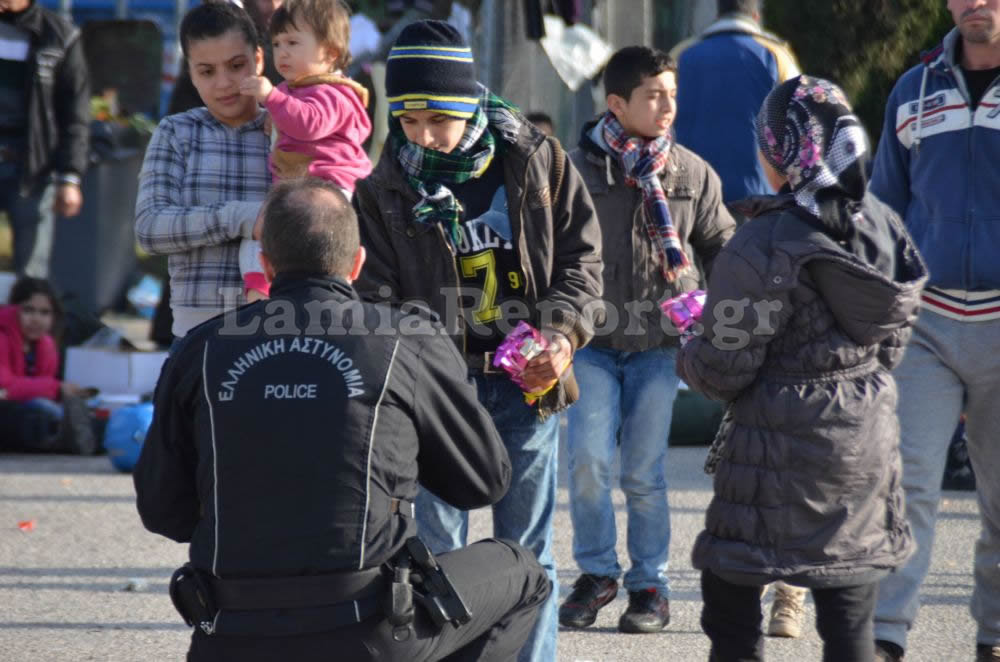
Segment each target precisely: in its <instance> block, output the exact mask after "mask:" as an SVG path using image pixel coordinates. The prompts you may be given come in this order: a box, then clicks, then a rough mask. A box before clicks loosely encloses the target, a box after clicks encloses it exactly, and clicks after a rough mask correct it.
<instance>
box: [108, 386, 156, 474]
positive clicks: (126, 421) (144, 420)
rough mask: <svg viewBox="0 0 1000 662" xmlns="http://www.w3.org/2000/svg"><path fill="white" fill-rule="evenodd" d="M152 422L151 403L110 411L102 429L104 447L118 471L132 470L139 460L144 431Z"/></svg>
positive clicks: (144, 435)
mask: <svg viewBox="0 0 1000 662" xmlns="http://www.w3.org/2000/svg"><path fill="white" fill-rule="evenodd" d="M152 422H153V403H152V402H144V403H142V404H138V405H131V406H129V407H122V408H121V409H116V410H115V411H113V412H111V417H110V418H109V419H108V427H107V428H105V430H104V448H105V450H107V451H108V457H109V458H110V459H111V464H112V465H113V466H114V468H115V469H118V471H132V469H134V468H135V464H136V462H138V461H139V453H140V452H141V451H142V444H143V442H144V441H146V431H147V430H149V425H150V423H152Z"/></svg>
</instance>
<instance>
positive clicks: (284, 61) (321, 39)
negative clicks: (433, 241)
mask: <svg viewBox="0 0 1000 662" xmlns="http://www.w3.org/2000/svg"><path fill="white" fill-rule="evenodd" d="M269 32H270V36H271V40H272V46H273V49H274V63H275V65H276V67H277V69H278V72H279V73H280V74H281V76H282V77H283V78H284V79H285V81H284V82H283V83H281V84H280V85H278V86H277V87H274V86H273V85H272V84H271V82H270V81H269V80H268V79H267V78H264V77H262V76H250V77H248V78H246V79H244V80H243V82H242V83H241V85H240V92H241V93H242V94H245V95H249V96H253V97H255V98H256V99H257V101H258V102H259V103H261V104H263V105H264V106H265V107H266V108H267V110H268V112H269V113H270V114H271V120H272V122H273V125H274V130H275V133H276V134H277V140H276V142H275V144H274V146H273V149H272V151H271V156H270V166H271V174H272V175H273V176H274V178H275V179H290V178H293V177H302V176H306V175H311V176H314V177H322V178H323V179H326V180H329V181H331V182H333V183H334V184H336V185H337V186H338V187H339V188H340V189H341V190H342V191H343V192H344V195H346V196H347V197H348V198H350V197H351V196H352V195H353V193H354V182H355V181H357V180H358V179H363V178H365V177H367V176H368V175H369V173H371V170H372V165H371V161H369V160H368V155H367V154H366V153H365V151H364V149H363V148H362V143H364V141H365V140H366V139H367V138H368V135H369V134H370V133H371V130H372V127H371V121H370V120H369V119H368V114H367V113H366V112H365V107H366V106H367V105H368V90H366V89H365V88H364V87H363V86H361V85H360V84H358V83H356V82H354V81H353V80H351V79H350V78H347V77H346V76H344V75H343V74H342V73H341V70H342V69H343V68H344V67H346V66H347V64H348V63H349V62H350V60H351V55H350V53H349V52H348V43H349V41H350V10H349V9H348V8H347V6H346V5H344V3H343V2H342V1H341V0H285V2H284V3H283V4H282V5H281V7H279V8H278V9H277V10H276V11H275V12H274V15H273V16H272V17H271V23H270V26H269ZM258 252H259V244H258V243H257V242H256V241H251V240H244V241H243V244H242V245H241V246H240V271H241V272H242V273H243V279H244V281H243V282H244V288H245V290H246V291H247V298H248V299H249V300H251V301H253V300H255V299H259V298H261V297H262V296H266V295H267V291H268V284H267V281H266V280H265V279H264V274H263V273H262V272H261V269H260V264H259V262H258V258H257V255H258Z"/></svg>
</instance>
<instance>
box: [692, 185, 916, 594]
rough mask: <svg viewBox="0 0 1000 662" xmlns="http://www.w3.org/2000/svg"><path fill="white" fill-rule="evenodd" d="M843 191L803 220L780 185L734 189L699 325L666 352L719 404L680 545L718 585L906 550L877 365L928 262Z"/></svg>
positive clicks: (862, 579) (901, 556) (892, 348)
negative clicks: (689, 528) (687, 534)
mask: <svg viewBox="0 0 1000 662" xmlns="http://www.w3.org/2000/svg"><path fill="white" fill-rule="evenodd" d="M852 204H853V206H849V205H848V204H847V203H846V202H843V201H829V202H826V203H824V204H823V205H822V213H821V218H817V217H816V216H813V215H811V214H809V213H808V212H806V211H805V210H804V209H802V208H800V207H798V206H796V205H795V204H794V200H793V198H791V197H786V196H768V197H765V198H760V199H757V200H755V201H749V202H748V203H747V204H746V205H745V207H744V209H743V211H745V212H746V213H747V214H748V216H750V217H751V218H752V220H750V221H749V222H747V223H746V224H744V225H743V226H742V227H741V228H740V229H739V230H738V231H737V232H736V234H735V235H734V236H733V238H732V239H731V240H730V241H729V243H728V244H727V245H726V246H725V248H723V250H722V252H721V253H720V254H719V256H718V257H717V258H716V260H715V264H714V267H713V271H712V275H711V279H710V280H709V289H708V300H707V302H706V307H705V314H704V317H703V318H702V323H703V331H704V333H703V334H702V335H701V336H700V337H697V338H695V339H694V340H692V341H691V342H689V343H688V344H687V345H686V346H685V347H684V348H683V349H682V350H681V352H680V354H679V356H678V367H677V370H678V373H679V374H680V376H681V377H682V378H683V379H684V380H685V381H686V382H687V383H688V384H689V385H690V386H691V387H692V388H694V389H695V390H697V391H700V392H702V393H704V394H706V395H708V396H710V397H712V398H715V399H719V400H723V401H726V402H727V403H728V408H727V413H726V417H725V420H724V422H723V425H722V428H721V429H720V431H719V436H720V438H719V441H720V442H721V446H720V448H721V451H720V454H719V458H718V464H717V466H716V470H715V477H714V487H715V495H714V498H713V499H712V503H711V505H710V506H709V508H708V511H707V513H706V516H705V530H704V531H703V532H702V533H701V534H700V535H699V536H698V539H697V541H696V542H695V546H694V551H693V554H692V557H693V563H694V566H695V567H696V568H699V569H706V568H707V569H711V570H712V572H714V573H715V574H717V575H719V576H721V577H723V578H724V579H726V580H728V581H731V582H733V583H740V584H762V583H766V582H769V581H772V580H774V579H785V580H786V581H790V582H791V583H794V584H798V585H802V586H808V587H836V586H852V585H860V584H866V583H869V582H872V581H876V580H878V579H879V578H881V577H882V576H884V575H885V574H886V573H888V572H889V571H890V570H891V569H893V568H896V567H899V566H900V565H901V564H902V563H903V562H905V561H906V559H907V558H908V557H909V556H910V554H912V552H913V549H914V543H913V541H912V537H911V534H910V530H909V527H908V525H907V523H906V520H905V517H904V510H903V493H902V488H901V473H902V469H901V463H900V456H899V425H898V421H897V418H896V399H897V394H896V384H895V381H894V380H893V378H892V375H890V373H889V371H890V370H891V368H892V367H893V366H895V365H896V363H898V361H899V359H900V358H901V357H902V352H903V348H904V346H905V344H906V341H907V340H908V339H909V335H910V332H911V329H910V327H911V325H912V323H913V321H914V320H915V319H916V315H917V310H918V305H919V297H920V291H921V289H922V287H923V284H924V281H925V280H926V278H927V272H926V268H925V266H924V263H923V260H922V259H921V257H920V255H919V253H918V251H917V249H916V247H915V246H914V244H913V242H912V240H911V239H910V236H909V234H908V233H907V232H906V230H905V229H904V228H903V226H902V224H901V222H900V221H899V218H898V217H897V216H896V215H895V213H894V212H892V211H891V210H890V209H889V208H888V207H887V206H885V205H884V204H882V203H881V202H879V201H878V200H876V199H875V198H873V197H872V196H870V195H869V196H867V197H866V198H865V200H864V202H863V204H862V205H860V206H859V204H858V203H852ZM859 207H860V211H861V212H862V215H863V220H861V221H859V222H855V221H854V220H852V216H853V213H854V212H856V211H859Z"/></svg>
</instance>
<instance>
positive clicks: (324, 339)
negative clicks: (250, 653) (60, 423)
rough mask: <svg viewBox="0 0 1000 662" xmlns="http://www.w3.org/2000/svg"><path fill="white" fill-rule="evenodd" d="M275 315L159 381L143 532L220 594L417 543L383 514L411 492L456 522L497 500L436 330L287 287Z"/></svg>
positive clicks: (468, 388)
mask: <svg viewBox="0 0 1000 662" xmlns="http://www.w3.org/2000/svg"><path fill="white" fill-rule="evenodd" d="M271 297H272V298H271V299H270V300H269V301H261V302H257V303H254V304H250V305H247V306H243V307H242V308H240V309H238V310H237V311H234V312H231V313H229V314H226V315H223V316H220V317H217V318H215V319H213V320H210V321H208V322H206V323H204V324H202V325H201V326H199V327H196V328H195V329H193V330H192V331H191V332H190V333H189V334H188V335H187V336H186V337H185V338H184V341H183V342H182V343H181V344H180V345H179V346H178V347H177V348H175V351H174V353H173V355H172V356H171V358H170V359H169V360H168V361H167V363H166V365H165V366H164V368H163V372H162V374H161V375H160V381H159V383H158V384H157V388H156V395H155V414H154V417H153V423H152V427H151V428H150V430H149V434H148V436H147V437H146V442H145V445H144V447H143V450H142V455H141V457H140V458H139V462H138V465H137V466H136V469H135V474H134V480H135V487H136V493H137V496H138V501H137V505H138V509H139V514H140V516H141V517H142V521H143V524H145V526H146V528H148V529H149V530H150V531H153V532H155V533H160V534H162V535H164V536H167V537H168V538H172V539H174V540H176V541H178V542H187V541H190V542H191V550H190V555H191V562H192V564H193V565H194V566H195V567H198V568H201V569H203V570H207V571H210V572H212V573H213V574H215V575H216V576H219V577H223V578H233V577H268V576H271V577H273V576H292V575H309V574H321V573H326V572H332V571H339V570H346V569H360V568H368V567H373V566H377V565H379V564H381V563H382V562H384V561H386V560H388V559H389V558H391V557H392V555H393V554H394V553H395V552H396V551H397V550H398V548H399V547H400V546H401V545H402V543H403V542H404V541H405V540H406V539H407V538H409V537H410V536H413V535H416V524H415V522H414V521H413V519H411V518H410V517H409V516H408V514H407V515H403V514H399V513H394V512H392V510H393V509H392V499H394V498H395V499H404V500H408V501H412V500H413V499H414V497H415V496H416V493H417V481H418V478H419V481H420V483H421V484H422V485H423V486H425V487H427V488H428V489H429V490H431V491H432V492H433V493H435V494H436V495H437V496H439V497H441V498H442V499H444V500H445V501H447V502H449V503H451V504H453V505H455V506H457V507H459V508H476V507H480V506H484V505H488V504H491V503H495V502H496V501H498V500H499V499H500V498H501V497H502V496H503V495H504V493H505V492H506V490H507V487H508V485H509V482H510V461H509V458H508V456H507V451H506V449H505V448H504V446H503V444H502V443H501V441H500V437H499V435H498V434H497V431H496V428H495V427H494V425H493V422H492V420H491V419H490V417H489V415H488V414H487V412H486V410H484V409H483V408H482V407H481V406H480V404H479V402H478V400H477V397H476V390H475V388H474V386H473V385H472V383H471V382H468V381H466V373H467V368H466V364H465V362H464V361H463V360H462V357H461V356H460V355H459V354H458V351H457V350H456V348H455V345H454V343H452V342H451V341H450V340H449V339H448V337H447V336H446V335H444V333H443V332H442V330H441V326H440V324H438V322H437V321H436V319H434V318H433V315H432V314H431V313H429V312H427V311H426V310H423V309H421V310H412V311H407V312H406V314H404V313H402V312H400V311H399V310H398V309H396V308H390V307H388V306H386V305H383V304H370V303H362V302H361V301H360V300H359V299H358V298H357V295H356V294H355V292H354V290H353V289H352V288H351V287H350V286H349V285H348V284H347V283H346V282H344V281H343V280H339V279H334V278H328V277H317V276H307V275H300V274H294V275H284V274H283V275H280V276H279V277H278V278H277V279H275V282H274V283H273V285H272V288H271Z"/></svg>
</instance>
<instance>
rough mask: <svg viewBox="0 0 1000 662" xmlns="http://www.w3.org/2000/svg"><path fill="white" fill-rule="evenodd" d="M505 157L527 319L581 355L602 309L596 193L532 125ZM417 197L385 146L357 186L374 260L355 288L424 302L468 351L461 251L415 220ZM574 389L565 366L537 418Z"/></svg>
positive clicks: (565, 401) (567, 400) (564, 403)
mask: <svg viewBox="0 0 1000 662" xmlns="http://www.w3.org/2000/svg"><path fill="white" fill-rule="evenodd" d="M501 158H502V167H503V178H504V185H505V186H506V189H507V205H508V209H509V210H510V212H509V214H510V222H511V230H512V232H513V241H514V243H515V245H516V246H517V248H518V255H519V257H520V261H521V270H522V271H523V273H524V279H525V292H526V298H527V303H528V306H529V308H530V309H531V313H532V318H531V320H530V321H531V322H532V323H533V324H534V325H535V326H543V324H542V322H544V326H548V327H549V328H551V329H553V330H555V331H559V332H560V333H563V334H565V335H566V337H567V338H569V341H570V343H571V344H572V345H573V349H574V351H575V350H577V349H579V348H580V347H583V346H584V345H586V344H587V343H588V342H589V341H590V339H591V337H592V336H593V334H594V327H595V325H597V324H599V323H600V322H601V319H602V314H603V306H602V305H601V302H600V297H601V228H600V226H599V225H598V223H597V217H596V214H595V212H594V205H593V203H592V202H591V199H590V194H589V193H588V192H587V188H586V186H584V183H583V180H582V179H581V177H580V174H579V173H578V172H577V170H576V168H574V167H573V165H572V163H571V162H570V161H569V158H568V157H567V156H566V153H565V152H564V151H563V150H562V149H561V148H560V147H557V146H556V143H555V142H554V141H552V140H546V139H545V136H544V135H542V133H540V132H539V131H538V130H537V129H535V128H534V127H532V126H531V125H530V124H528V123H527V122H524V124H523V125H522V128H521V132H520V134H519V135H518V138H517V142H516V144H513V145H506V146H505V149H504V151H503V153H502V157H501ZM557 160H558V161H557ZM560 173H561V174H560ZM418 200H419V196H418V195H417V193H416V192H415V191H414V189H413V186H411V185H410V182H409V180H408V179H407V177H406V175H405V174H404V173H403V170H402V168H401V167H400V165H399V161H398V160H397V159H396V157H395V156H394V152H393V149H392V146H391V145H387V146H386V149H385V150H384V151H383V152H382V157H381V158H380V159H379V162H378V165H376V166H375V170H374V171H373V172H372V174H371V176H370V177H368V178H367V179H363V180H361V181H359V182H358V183H357V190H356V193H355V206H356V207H357V209H358V222H359V223H360V225H361V243H362V244H363V245H364V247H365V250H366V251H367V258H366V260H365V267H364V269H362V270H361V276H360V277H359V278H358V281H357V283H356V284H355V285H356V287H357V289H358V292H359V293H360V294H361V295H362V296H367V297H369V298H373V299H388V300H392V301H399V302H405V301H413V300H417V301H420V302H423V303H424V304H425V305H427V306H428V307H429V308H430V309H431V310H433V311H434V312H435V313H437V314H438V315H439V316H440V318H441V321H442V323H443V324H444V326H445V329H447V331H448V334H449V335H450V336H451V337H452V339H453V340H454V341H455V343H456V345H457V346H458V347H459V349H460V350H461V351H462V352H463V354H465V335H464V333H465V331H464V329H465V325H464V322H463V321H462V317H461V310H460V309H459V307H458V306H456V305H454V303H453V302H450V301H449V297H448V296H447V295H448V292H449V291H454V288H458V287H459V286H460V282H459V277H458V269H457V267H456V265H455V257H454V255H453V254H452V252H451V249H450V248H449V246H448V242H447V240H446V239H445V236H444V233H443V230H442V229H441V226H440V224H437V223H434V224H428V223H418V222H416V221H414V220H413V211H412V210H413V206H414V205H415V204H416V203H417V201H418ZM577 394H578V390H577V386H576V382H575V378H574V377H573V375H572V370H567V371H566V373H564V375H563V378H562V379H561V380H560V382H559V384H558V385H557V386H556V388H554V389H552V391H550V392H549V393H548V394H546V395H545V396H544V397H543V398H542V399H541V400H540V401H539V414H540V415H542V416H547V415H550V414H552V413H555V412H558V411H561V410H562V409H565V408H566V407H568V406H569V405H570V404H572V403H573V401H574V400H575V399H576V397H577Z"/></svg>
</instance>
